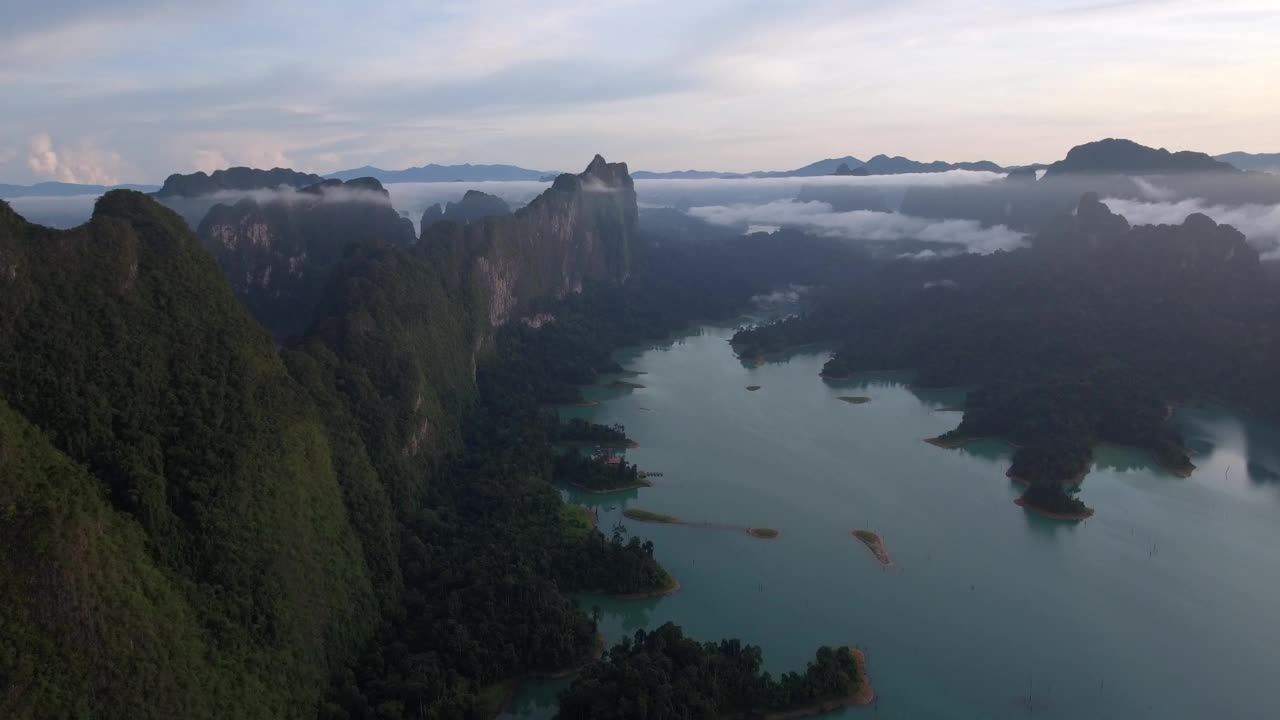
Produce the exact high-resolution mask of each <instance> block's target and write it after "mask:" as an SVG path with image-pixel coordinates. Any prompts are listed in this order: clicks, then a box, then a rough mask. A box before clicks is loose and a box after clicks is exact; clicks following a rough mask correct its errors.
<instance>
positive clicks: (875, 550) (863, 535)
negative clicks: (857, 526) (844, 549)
mask: <svg viewBox="0 0 1280 720" xmlns="http://www.w3.org/2000/svg"><path fill="white" fill-rule="evenodd" d="M849 534H850V535H852V536H853V537H854V538H855V539H857V540H858V542H860V543H862V544H863V545H866V546H867V549H868V550H870V551H871V554H872V555H875V556H876V559H877V560H879V561H880V564H881V565H882V566H884V567H889V566H890V565H892V564H893V559H892V558H890V557H889V550H888V549H887V548H885V546H884V538H882V537H880V534H879V533H877V532H873V531H871V530H851V531H850V532H849ZM868 536H869V537H868Z"/></svg>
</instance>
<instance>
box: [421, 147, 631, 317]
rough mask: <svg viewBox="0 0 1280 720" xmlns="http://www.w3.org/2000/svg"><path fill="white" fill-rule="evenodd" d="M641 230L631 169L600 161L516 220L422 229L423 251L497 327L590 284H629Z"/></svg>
mask: <svg viewBox="0 0 1280 720" xmlns="http://www.w3.org/2000/svg"><path fill="white" fill-rule="evenodd" d="M637 225H638V210H637V206H636V192H635V186H634V184H633V183H632V180H631V175H630V174H629V173H628V172H627V166H626V164H625V163H609V162H606V161H605V159H604V158H602V157H600V156H599V155H597V156H596V157H595V159H593V160H592V161H591V164H590V165H588V166H587V168H586V170H584V171H583V172H582V173H580V174H578V175H571V174H567V173H566V174H564V175H561V176H559V177H558V178H556V180H555V182H554V183H552V185H551V188H550V189H549V190H547V191H546V192H544V193H543V194H542V195H540V196H538V197H537V198H535V199H534V200H533V202H531V203H529V204H528V205H526V206H525V207H523V208H521V209H520V210H517V211H516V212H515V213H514V214H512V215H511V216H509V217H488V218H484V219H483V220H481V221H478V222H473V223H471V224H468V225H458V224H454V223H438V224H435V225H432V226H430V227H425V228H424V229H423V233H422V240H421V243H420V245H421V247H422V249H423V251H424V252H426V253H428V254H429V255H431V256H433V257H435V258H438V259H439V260H440V261H441V262H446V263H453V264H454V267H455V268H456V269H457V270H458V271H459V276H460V277H462V278H464V279H465V280H466V281H467V282H469V283H471V284H472V286H473V287H474V288H475V289H476V290H477V291H478V293H479V294H480V295H481V297H482V298H483V301H484V304H485V307H486V309H487V315H488V324H489V326H490V327H491V328H493V327H497V326H499V325H502V324H503V323H505V322H507V321H508V320H511V319H512V318H515V317H519V316H520V315H521V314H522V313H523V312H524V311H525V309H526V308H527V307H528V305H529V303H531V302H532V301H534V300H537V299H540V298H559V297H563V296H564V295H565V294H567V293H571V292H578V291H580V290H581V289H582V287H583V285H584V284H585V283H588V282H593V281H600V282H624V281H625V280H626V279H627V277H628V275H629V272H630V263H631V253H632V244H633V243H634V242H635V239H636V235H637Z"/></svg>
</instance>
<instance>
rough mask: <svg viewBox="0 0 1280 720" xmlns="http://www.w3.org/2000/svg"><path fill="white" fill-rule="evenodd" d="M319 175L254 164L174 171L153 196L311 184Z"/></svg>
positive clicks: (197, 195) (191, 195) (194, 195)
mask: <svg viewBox="0 0 1280 720" xmlns="http://www.w3.org/2000/svg"><path fill="white" fill-rule="evenodd" d="M322 179H323V178H321V177H320V176H319V175H312V174H311V173H304V172H298V171H297V170H291V169H289V168H271V169H270V170H259V169H257V168H248V167H233V168H227V169H226V170H214V171H213V172H212V173H210V174H208V175H206V174H205V173H203V172H196V173H191V174H190V175H180V174H178V173H174V174H173V175H170V176H169V177H167V178H165V181H164V186H163V187H161V188H160V190H159V192H157V193H156V197H160V198H168V197H189V198H190V197H200V196H201V195H212V194H213V193H216V192H218V191H221V190H269V189H274V188H278V187H280V186H281V185H284V186H287V187H294V188H299V187H304V186H306V185H314V184H316V183H318V182H320V181H321V180H322Z"/></svg>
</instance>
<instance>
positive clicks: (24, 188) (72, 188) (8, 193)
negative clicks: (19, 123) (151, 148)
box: [0, 182, 160, 198]
mask: <svg viewBox="0 0 1280 720" xmlns="http://www.w3.org/2000/svg"><path fill="white" fill-rule="evenodd" d="M159 189H160V186H159V185H81V184H79V183H65V182H40V183H36V184H34V185H6V184H4V183H0V198H20V197H69V196H72V195H101V194H103V193H105V192H110V191H112V190H137V191H138V192H155V191H156V190H159Z"/></svg>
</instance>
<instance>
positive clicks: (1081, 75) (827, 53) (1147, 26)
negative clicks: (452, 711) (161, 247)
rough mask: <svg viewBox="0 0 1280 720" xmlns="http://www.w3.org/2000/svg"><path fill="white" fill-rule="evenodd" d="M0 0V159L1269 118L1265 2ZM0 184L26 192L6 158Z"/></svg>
mask: <svg viewBox="0 0 1280 720" xmlns="http://www.w3.org/2000/svg"><path fill="white" fill-rule="evenodd" d="M9 5H12V6H13V8H12V9H8V8H7V10H9V11H8V12H7V14H6V17H5V20H6V22H5V23H0V94H3V95H4V96H5V97H10V98H19V99H20V100H19V101H17V102H14V103H11V106H7V107H6V108H5V122H4V123H0V125H2V126H3V127H0V145H4V144H10V145H13V146H16V147H21V146H25V143H26V140H27V138H28V137H29V136H31V135H32V134H34V133H36V132H42V131H43V132H48V133H50V134H51V135H52V136H53V137H55V138H60V137H61V138H71V137H82V136H90V135H94V136H96V135H95V134H96V133H100V132H102V128H111V129H112V130H111V145H112V147H113V148H114V149H115V150H117V151H119V152H121V153H122V155H123V156H124V157H125V158H126V159H127V160H129V165H130V168H131V169H133V168H136V169H137V171H138V174H137V175H130V176H127V179H128V180H132V181H150V182H157V181H159V180H160V179H161V178H163V177H165V176H166V175H168V174H169V173H171V172H175V171H184V170H186V169H187V168H188V167H190V163H192V162H193V153H194V150H193V149H209V150H212V151H215V152H217V153H221V154H222V155H223V156H224V157H226V158H227V159H228V161H230V162H247V161H246V160H237V158H240V157H244V156H245V155H248V154H250V153H241V152H240V149H241V148H242V147H243V146H244V145H247V144H250V143H252V142H254V139H255V138H260V137H264V136H267V137H271V138H273V142H274V143H275V144H276V145H277V148H278V149H279V151H280V152H282V153H283V154H284V155H285V156H286V157H287V158H289V159H290V160H291V161H292V163H291V164H293V165H295V166H296V167H298V169H301V170H308V171H319V172H324V171H332V170H337V169H340V168H343V167H357V166H360V165H364V164H376V165H381V166H388V167H404V166H407V165H420V164H424V163H427V162H444V163H448V162H464V161H466V162H510V163H515V164H519V165H524V166H527V167H546V168H557V167H572V166H576V165H577V161H576V160H575V158H579V157H590V155H591V154H593V153H595V152H604V153H606V154H607V155H608V156H610V157H618V158H621V159H626V160H628V161H630V162H631V164H632V166H633V167H637V168H644V169H651V170H667V169H680V168H691V167H692V168H700V169H712V170H737V171H751V170H759V169H781V168H786V167H796V166H799V165H802V164H804V163H807V162H811V161H813V160H815V159H819V158H822V157H829V156H832V155H844V154H849V153H852V154H854V155H857V156H859V157H866V156H869V155H874V154H876V153H879V152H885V153H888V154H891V155H895V154H901V155H907V156H911V157H915V158H917V159H921V160H934V159H941V160H962V159H963V160H974V159H982V158H986V159H990V160H994V161H997V162H1005V163H1010V164H1017V163H1026V162H1032V161H1047V160H1052V159H1054V158H1057V157H1061V156H1062V154H1063V153H1064V152H1065V151H1066V150H1067V149H1068V148H1069V147H1070V146H1072V145H1074V144H1077V143H1079V142H1082V141H1085V140H1088V139H1093V138H1097V137H1105V136H1110V135H1125V136H1128V135H1135V134H1136V135H1140V136H1141V139H1143V140H1145V141H1147V143H1148V144H1153V145H1160V146H1166V147H1170V148H1192V149H1201V150H1206V151H1213V152H1221V151H1226V150H1235V149H1240V148H1237V147H1226V146H1223V145H1222V143H1223V142H1224V138H1229V139H1230V142H1231V145H1232V146H1236V145H1238V146H1240V147H1242V148H1245V149H1251V146H1253V147H1252V149H1258V150H1262V149H1265V148H1264V147H1261V146H1262V145H1264V144H1265V143H1267V142H1270V141H1272V140H1273V139H1274V137H1275V133H1274V126H1275V123H1274V120H1275V117H1276V115H1277V112H1280V95H1277V94H1276V93H1267V92H1260V91H1259V88H1266V87H1271V86H1272V85H1274V83H1273V82H1272V79H1273V76H1274V74H1275V73H1274V70H1275V67H1276V63H1277V62H1278V61H1280V45H1277V43H1275V42H1274V38H1275V37H1276V36H1277V32H1280V12H1278V11H1277V10H1276V4H1275V2H1274V0H1233V2H1229V3H1206V2H1203V1H1201V0H1161V1H1160V2H1108V1H1105V0H1104V1H1103V2H1099V0H1062V1H1061V2H1055V3H1045V2H1033V3H1026V2H1013V0H991V2H984V3H982V4H980V5H977V6H974V5H971V4H961V3H954V2H944V1H943V0H910V1H909V2H903V3H889V2H883V1H879V2H865V3H850V2H838V1H837V0H796V1H795V2H790V3H763V2H752V3H748V4H746V5H745V6H744V4H743V3H741V2H733V1H732V0H704V1H703V2H697V3H690V2H675V0H657V1H655V2H639V1H638V0H618V1H617V2H608V3H602V2H599V0H546V2H543V3H538V4H536V5H535V4H531V3H527V2H523V1H522V0H490V1H486V2H482V3H476V2H463V1H460V0H439V1H438V2H432V3H422V2H411V1H410V0H387V2H383V3H378V4H377V5H376V7H375V8H372V9H371V8H368V7H365V6H364V5H359V4H352V3H314V2H303V1H302V0H279V2H273V3H256V4H250V3H245V2H242V1H241V0H211V1H207V2H200V3H182V2H177V1H176V0H113V1H111V2H102V1H101V0H98V1H97V2H94V1H91V0H48V1H45V2H25V3H24V2H13V3H9ZM1132 28H1141V29H1142V32H1141V33H1139V34H1138V35H1136V36H1135V34H1134V33H1133V32H1132ZM139 38H145V40H146V45H147V50H148V52H147V53H138V52H137V45H138V40H139ZM1081 38H1088V39H1089V42H1081V41H1080V39H1081ZM1224 47H1231V48H1232V52H1230V53H1225V54H1224V53H1223V51H1222V48H1224ZM850 48H857V62H856V63H850V62H848V58H849V53H850ZM335 56H340V57H341V58H342V62H341V63H336V64H335V63H326V62H314V61H313V60H314V59H316V58H331V57H335ZM157 58H160V59H162V60H161V61H157ZM1010 58H1017V59H1018V61H1017V62H1010V61H1009V59H1010ZM939 68H947V69H949V70H953V71H954V72H939ZM958 75H959V76H963V77H965V78H967V79H969V80H970V81H969V82H965V83H956V82H954V78H955V77H956V76H958ZM1046 86H1053V87H1055V88H1059V91H1058V92H1054V93H1045V92H1043V89H1044V87H1046ZM1189 91H1190V92H1192V94H1194V95H1195V97H1196V98H1197V102H1196V103H1192V104H1188V103H1187V102H1186V98H1187V96H1188V92H1189ZM1097 107H1102V108H1104V111H1103V112H1099V111H1098V110H1097V109H1096V108H1097ZM217 132H221V133H223V134H224V135H223V139H222V140H221V141H219V142H217V143H207V142H200V141H199V140H198V138H199V137H200V136H201V135H205V134H209V133H217ZM190 138H197V139H196V140H192V139H190ZM251 155H253V156H261V155H265V152H263V151H260V150H254V151H253V153H251ZM196 162H198V163H202V164H205V165H206V166H207V162H206V161H204V160H197V161H196ZM254 164H257V163H256V162H255V163H254ZM19 166H20V167H19ZM5 172H6V175H8V176H6V177H3V178H0V180H3V181H11V182H28V181H29V176H28V175H27V171H26V164H25V163H14V164H13V165H12V166H10V167H7V168H6V169H5ZM10 173H21V174H20V175H16V176H15V175H14V174H10Z"/></svg>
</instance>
